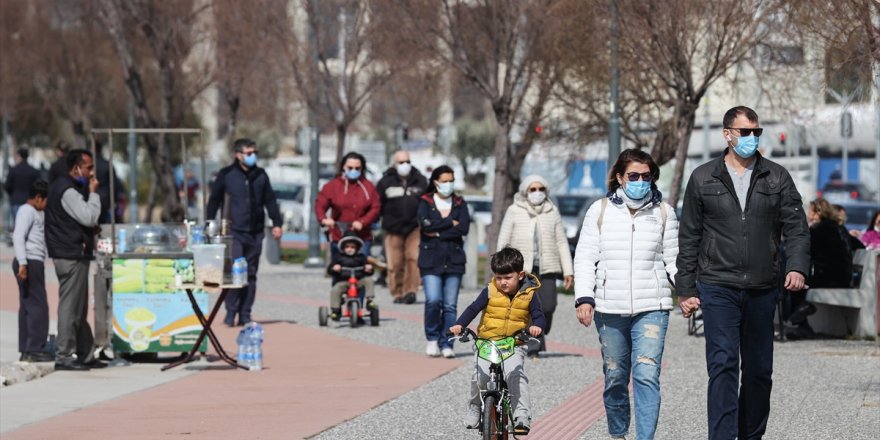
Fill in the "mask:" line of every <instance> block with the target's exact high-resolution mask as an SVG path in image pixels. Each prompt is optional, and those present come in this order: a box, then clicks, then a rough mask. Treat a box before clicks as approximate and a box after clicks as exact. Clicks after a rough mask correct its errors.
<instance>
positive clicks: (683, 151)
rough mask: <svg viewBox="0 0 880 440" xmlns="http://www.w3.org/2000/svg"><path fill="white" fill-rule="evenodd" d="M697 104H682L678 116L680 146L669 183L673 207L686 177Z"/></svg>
mask: <svg viewBox="0 0 880 440" xmlns="http://www.w3.org/2000/svg"><path fill="white" fill-rule="evenodd" d="M696 112H697V104H695V103H687V104H684V105H682V108H681V111H680V113H679V115H678V116H677V117H676V124H675V134H676V137H677V138H678V148H677V149H676V151H675V168H674V170H673V172H672V183H671V184H670V185H669V194H668V195H667V197H666V201H667V203H669V204H670V205H671V206H672V207H673V208H675V207H676V206H677V205H678V199H679V194H680V193H681V187H682V180H683V179H684V166H685V163H686V162H687V151H688V146H689V145H690V142H691V133H693V131H694V121H695V120H696Z"/></svg>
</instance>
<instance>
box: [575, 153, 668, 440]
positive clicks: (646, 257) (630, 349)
mask: <svg viewBox="0 0 880 440" xmlns="http://www.w3.org/2000/svg"><path fill="white" fill-rule="evenodd" d="M659 177H660V169H659V168H658V167H657V164H656V163H654V160H653V159H652V158H651V156H650V155H649V154H648V153H645V152H643V151H641V150H636V149H630V150H626V151H624V152H622V153H621V154H620V156H619V157H618V158H617V161H616V162H615V164H614V166H613V167H612V168H611V171H610V172H609V173H608V190H609V191H608V196H607V197H606V198H604V199H601V200H598V201H596V202H594V203H593V204H592V205H591V206H590V208H589V209H588V210H587V214H586V216H585V217H584V223H583V227H582V228H581V235H580V238H579V240H578V244H577V249H576V251H575V256H574V276H575V281H576V283H575V297H576V300H575V307H576V308H577V316H578V320H580V322H581V323H582V324H583V325H585V326H587V327H589V326H590V323H591V322H592V320H593V318H594V316H593V314H594V310H593V309H594V308H595V320H596V329H597V330H598V332H599V340H600V342H601V345H602V359H603V361H604V366H603V372H604V373H605V392H604V400H605V412H606V415H607V417H608V431H609V433H610V434H611V437H613V438H623V437H624V436H625V435H626V434H627V432H628V431H629V425H630V407H629V390H628V385H629V381H630V372H632V382H633V392H634V397H635V421H636V435H637V437H636V438H638V439H652V438H654V432H655V430H656V427H657V419H658V417H659V414H660V365H661V362H662V357H663V346H664V341H665V339H666V328H667V325H668V323H669V310H671V309H672V296H671V282H670V281H669V280H671V279H674V276H675V272H676V268H675V258H676V256H677V255H678V220H677V219H676V216H675V211H674V210H673V209H672V207H671V206H669V205H668V204H666V203H664V202H662V201H661V198H662V194H660V191H658V190H657V186H656V183H655V182H656V181H657V179H658V178H659Z"/></svg>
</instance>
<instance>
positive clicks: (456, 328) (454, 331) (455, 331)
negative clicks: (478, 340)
mask: <svg viewBox="0 0 880 440" xmlns="http://www.w3.org/2000/svg"><path fill="white" fill-rule="evenodd" d="M461 330H462V327H461V326H460V325H458V324H456V325H453V326H452V327H449V333H452V334H453V335H455V336H458V335H460V334H461Z"/></svg>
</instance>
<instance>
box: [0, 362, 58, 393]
mask: <svg viewBox="0 0 880 440" xmlns="http://www.w3.org/2000/svg"><path fill="white" fill-rule="evenodd" d="M53 371H55V365H54V364H53V363H52V362H36V363H30V362H8V363H4V364H0V386H2V387H7V386H10V385H15V384H17V383H24V382H27V381H30V380H34V379H38V378H40V377H43V376H46V375H48V374H50V373H52V372H53Z"/></svg>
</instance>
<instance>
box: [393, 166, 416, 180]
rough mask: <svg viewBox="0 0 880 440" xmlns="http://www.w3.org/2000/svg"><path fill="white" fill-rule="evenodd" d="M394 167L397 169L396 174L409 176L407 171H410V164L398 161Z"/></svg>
mask: <svg viewBox="0 0 880 440" xmlns="http://www.w3.org/2000/svg"><path fill="white" fill-rule="evenodd" d="M394 168H395V169H396V170H397V174H398V175H400V176H402V177H406V176H409V172H410V171H412V165H410V164H408V163H399V164H397V165H396V166H395V167H394Z"/></svg>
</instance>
